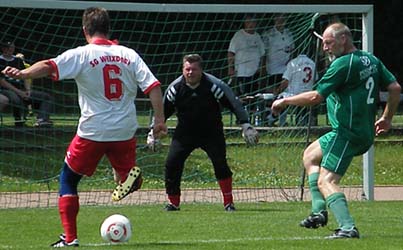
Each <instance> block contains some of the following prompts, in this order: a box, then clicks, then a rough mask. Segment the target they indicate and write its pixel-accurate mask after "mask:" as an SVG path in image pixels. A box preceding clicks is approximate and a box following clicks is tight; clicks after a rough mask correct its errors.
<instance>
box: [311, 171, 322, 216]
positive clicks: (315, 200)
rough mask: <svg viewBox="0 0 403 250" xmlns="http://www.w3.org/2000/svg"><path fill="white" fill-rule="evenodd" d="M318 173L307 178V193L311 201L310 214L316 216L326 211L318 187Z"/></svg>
mask: <svg viewBox="0 0 403 250" xmlns="http://www.w3.org/2000/svg"><path fill="white" fill-rule="evenodd" d="M318 179H319V173H313V174H310V175H309V176H308V183H309V191H310V192H311V199H312V213H314V214H318V213H319V212H320V211H323V210H326V202H325V199H324V198H323V195H322V193H321V192H320V191H319V187H318Z"/></svg>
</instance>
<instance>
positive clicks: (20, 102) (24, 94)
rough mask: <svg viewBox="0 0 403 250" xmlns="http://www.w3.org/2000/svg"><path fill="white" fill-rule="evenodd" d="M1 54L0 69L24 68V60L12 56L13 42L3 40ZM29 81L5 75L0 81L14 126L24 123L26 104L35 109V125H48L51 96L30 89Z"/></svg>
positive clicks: (30, 83) (50, 122)
mask: <svg viewBox="0 0 403 250" xmlns="http://www.w3.org/2000/svg"><path fill="white" fill-rule="evenodd" d="M1 50H2V54H1V55H0V70H3V69H4V68H5V67H7V66H12V67H15V68H18V69H24V68H25V66H24V61H23V60H22V59H21V58H18V57H16V56H14V51H15V45H14V43H13V42H10V41H8V42H4V43H2V45H1ZM31 85H32V82H31V81H23V80H18V79H13V78H10V77H5V78H4V79H2V80H1V81H0V87H1V92H2V94H3V95H5V96H7V98H8V99H9V101H10V104H11V105H12V106H13V115H14V120H15V121H14V122H15V126H17V127H22V126H24V124H25V119H24V117H23V113H24V110H26V107H27V105H32V108H33V109H34V110H36V111H37V120H36V122H35V123H34V126H35V127H49V126H52V125H53V123H52V121H51V120H50V119H49V115H50V113H51V111H52V97H51V96H50V95H49V94H47V93H45V92H42V91H38V90H33V89H31Z"/></svg>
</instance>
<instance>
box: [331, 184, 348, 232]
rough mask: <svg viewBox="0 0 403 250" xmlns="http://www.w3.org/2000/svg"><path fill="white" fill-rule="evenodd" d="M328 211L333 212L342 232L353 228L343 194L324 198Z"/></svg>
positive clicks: (334, 194)
mask: <svg viewBox="0 0 403 250" xmlns="http://www.w3.org/2000/svg"><path fill="white" fill-rule="evenodd" d="M326 202H327V204H328V206H329V209H330V210H331V211H332V212H333V214H334V216H335V217H336V220H337V222H338V223H339V228H340V229H342V230H346V231H348V230H351V229H353V228H354V226H355V225H354V220H353V218H352V217H351V215H350V212H349V211H348V206H347V199H346V196H345V195H344V193H341V192H339V193H333V194H331V195H329V197H327V198H326Z"/></svg>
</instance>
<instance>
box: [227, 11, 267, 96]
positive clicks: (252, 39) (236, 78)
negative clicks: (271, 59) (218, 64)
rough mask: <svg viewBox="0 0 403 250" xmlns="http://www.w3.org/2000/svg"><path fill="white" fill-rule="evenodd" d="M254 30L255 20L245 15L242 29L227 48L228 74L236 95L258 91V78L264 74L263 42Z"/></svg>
mask: <svg viewBox="0 0 403 250" xmlns="http://www.w3.org/2000/svg"><path fill="white" fill-rule="evenodd" d="M255 30H256V20H255V19H254V17H253V16H251V15H246V17H245V21H244V27H243V29H240V30H238V31H237V32H236V33H235V34H234V36H233V37H232V39H231V42H230V44H229V48H228V76H229V77H230V79H231V81H232V82H234V87H233V90H234V91H235V94H236V95H238V96H241V95H249V94H252V93H253V92H254V91H258V90H259V88H260V86H259V78H260V77H263V76H264V75H265V66H264V65H263V63H264V61H265V60H264V44H263V41H262V38H261V37H260V35H259V34H258V33H257V32H256V31H255Z"/></svg>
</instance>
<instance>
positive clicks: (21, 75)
mask: <svg viewBox="0 0 403 250" xmlns="http://www.w3.org/2000/svg"><path fill="white" fill-rule="evenodd" d="M52 70H53V68H52V66H51V64H50V63H49V61H48V60H43V61H39V62H37V63H35V64H34V65H32V66H31V67H29V68H26V69H23V70H19V69H17V68H14V67H10V66H7V67H6V68H5V69H4V70H3V71H2V73H3V74H4V75H6V76H9V77H12V78H15V79H29V78H31V79H35V78H42V77H46V76H49V75H50V74H51V72H52Z"/></svg>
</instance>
